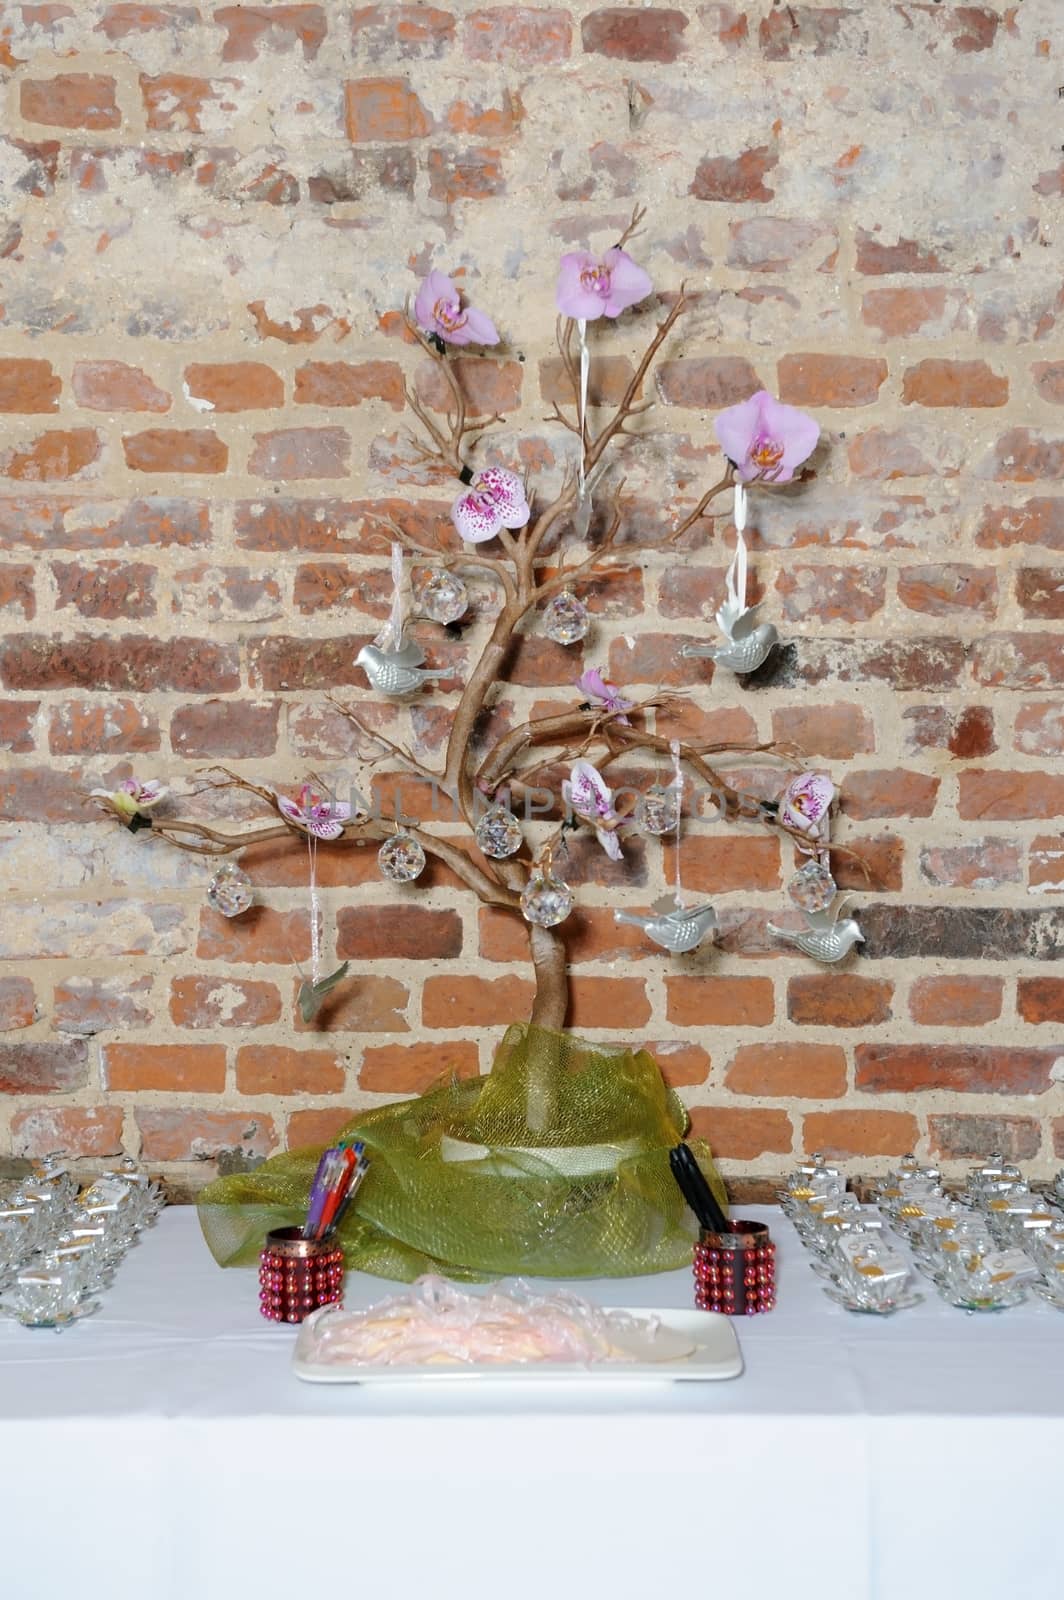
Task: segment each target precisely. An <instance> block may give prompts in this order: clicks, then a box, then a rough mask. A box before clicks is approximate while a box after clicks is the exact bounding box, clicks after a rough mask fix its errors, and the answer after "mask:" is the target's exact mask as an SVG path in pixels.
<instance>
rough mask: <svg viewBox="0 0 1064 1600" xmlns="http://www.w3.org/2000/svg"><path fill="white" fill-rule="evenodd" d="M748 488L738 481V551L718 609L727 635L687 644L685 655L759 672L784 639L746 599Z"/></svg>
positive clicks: (733, 668)
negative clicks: (720, 639)
mask: <svg viewBox="0 0 1064 1600" xmlns="http://www.w3.org/2000/svg"><path fill="white" fill-rule="evenodd" d="M745 527H746V490H745V488H744V487H743V485H742V484H740V483H737V484H736V485H735V538H736V542H735V555H734V556H733V557H732V563H731V566H730V567H729V568H728V572H727V576H726V579H725V582H726V585H727V598H726V599H725V601H724V604H723V605H722V606H721V608H720V610H719V611H718V612H717V627H718V628H719V629H720V631H721V633H722V634H723V635H724V640H723V643H720V644H685V645H684V646H683V647H682V648H681V650H680V654H681V656H686V657H688V658H690V657H692V656H709V657H710V658H711V659H712V660H713V661H715V662H717V664H718V665H719V666H722V667H728V668H729V669H730V670H731V671H732V672H756V671H757V669H758V667H759V666H761V664H762V662H764V661H767V660H768V658H769V656H770V655H771V654H772V652H773V650H774V649H775V648H776V646H777V645H778V644H779V642H780V636H779V633H778V632H777V631H776V628H775V626H774V625H773V624H772V623H771V622H758V621H757V618H756V616H755V613H756V611H757V606H748V605H747V603H746V541H745V540H744V538H743V529H744V528H745Z"/></svg>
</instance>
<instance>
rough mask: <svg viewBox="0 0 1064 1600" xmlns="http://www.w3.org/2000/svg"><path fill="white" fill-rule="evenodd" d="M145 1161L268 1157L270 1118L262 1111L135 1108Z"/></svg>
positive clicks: (273, 1141)
mask: <svg viewBox="0 0 1064 1600" xmlns="http://www.w3.org/2000/svg"><path fill="white" fill-rule="evenodd" d="M133 1115H134V1118H135V1120H136V1124H137V1127H138V1128H139V1129H140V1153H141V1157H142V1159H143V1160H145V1161H209V1160H213V1159H214V1158H215V1157H216V1156H220V1155H228V1154H231V1153H236V1154H238V1155H240V1156H242V1157H245V1158H247V1157H251V1156H268V1155H269V1154H270V1152H271V1151H272V1150H275V1149H276V1147H277V1132H276V1129H275V1127H274V1122H273V1118H272V1117H269V1116H266V1115H265V1113H264V1112H261V1111H204V1110H203V1109H202V1108H201V1107H198V1106H188V1107H180V1108H179V1107H176V1106H175V1107H172V1108H171V1107H164V1106H138V1107H137V1108H136V1110H135V1111H134V1113H133Z"/></svg>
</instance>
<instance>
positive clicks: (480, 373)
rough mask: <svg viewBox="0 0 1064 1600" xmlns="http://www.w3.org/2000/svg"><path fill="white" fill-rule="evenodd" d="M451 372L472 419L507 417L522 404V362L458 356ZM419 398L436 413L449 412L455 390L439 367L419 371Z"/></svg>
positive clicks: (423, 368)
mask: <svg viewBox="0 0 1064 1600" xmlns="http://www.w3.org/2000/svg"><path fill="white" fill-rule="evenodd" d="M451 369H452V371H453V373H454V375H455V377H456V378H457V379H458V382H459V385H460V386H461V389H462V393H463V394H464V395H465V397H466V401H467V404H468V407H469V414H470V416H474V417H491V416H504V415H505V414H506V412H508V411H516V410H518V408H519V407H520V404H521V376H522V370H523V369H522V367H521V363H520V362H519V361H494V360H492V359H491V358H490V357H488V356H456V357H455V358H454V359H453V360H452V362H451ZM415 386H416V388H417V394H418V399H419V400H420V401H421V402H422V404H423V405H426V406H428V407H429V408H430V409H431V410H433V411H449V410H450V409H451V406H452V405H453V403H454V402H453V400H452V398H451V391H450V389H449V388H448V386H447V381H446V379H445V378H444V376H443V373H442V372H441V371H440V369H439V367H438V366H437V365H436V364H435V362H432V363H424V364H423V365H422V366H420V367H419V368H418V369H417V378H416V385H415Z"/></svg>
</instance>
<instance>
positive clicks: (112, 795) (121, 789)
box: [89, 778, 170, 822]
mask: <svg viewBox="0 0 1064 1600" xmlns="http://www.w3.org/2000/svg"><path fill="white" fill-rule="evenodd" d="M89 793H90V794H91V796H92V798H93V799H94V800H99V801H100V802H101V804H102V805H103V808H104V810H105V811H112V812H113V813H114V815H115V816H116V817H120V818H121V819H122V821H123V822H130V821H132V819H133V818H134V817H146V816H147V814H148V812H149V811H151V810H152V808H153V807H154V806H157V805H158V804H159V802H160V800H165V799H166V796H167V795H168V794H169V793H170V791H169V789H168V788H167V787H166V785H165V784H163V783H160V782H159V779H158V778H149V779H148V780H147V781H146V782H145V783H141V782H140V780H139V778H126V780H125V781H124V782H123V783H120V784H119V785H118V788H117V789H90V791H89Z"/></svg>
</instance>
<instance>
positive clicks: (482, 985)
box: [421, 977, 535, 1028]
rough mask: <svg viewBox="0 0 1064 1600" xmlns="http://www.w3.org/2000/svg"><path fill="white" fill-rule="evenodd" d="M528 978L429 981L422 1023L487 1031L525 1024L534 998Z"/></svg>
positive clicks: (428, 1025) (431, 1025)
mask: <svg viewBox="0 0 1064 1600" xmlns="http://www.w3.org/2000/svg"><path fill="white" fill-rule="evenodd" d="M534 992H535V991H534V988H533V985H532V984H531V983H530V982H529V981H528V980H527V979H525V978H510V977H506V978H426V980H425V990H424V994H423V996H422V1002H421V1004H422V1012H421V1020H422V1022H423V1023H424V1025H425V1027H426V1028H487V1027H493V1026H495V1025H496V1024H497V1023H510V1022H522V1021H524V1019H525V1018H526V1017H527V1016H528V1013H529V1011H530V1009H531V1006H532V1000H533V995H534Z"/></svg>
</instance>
